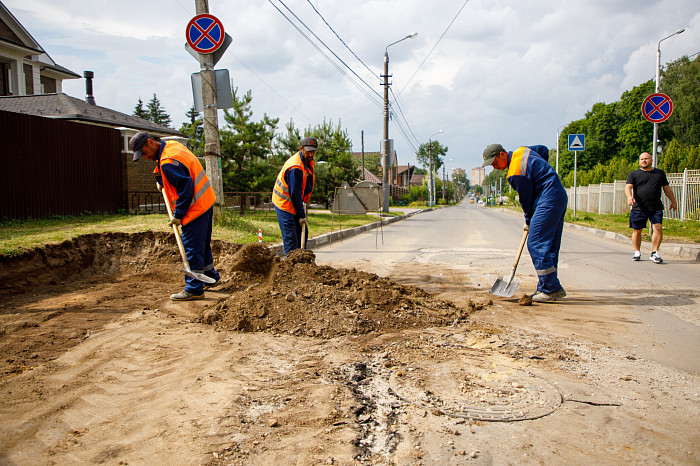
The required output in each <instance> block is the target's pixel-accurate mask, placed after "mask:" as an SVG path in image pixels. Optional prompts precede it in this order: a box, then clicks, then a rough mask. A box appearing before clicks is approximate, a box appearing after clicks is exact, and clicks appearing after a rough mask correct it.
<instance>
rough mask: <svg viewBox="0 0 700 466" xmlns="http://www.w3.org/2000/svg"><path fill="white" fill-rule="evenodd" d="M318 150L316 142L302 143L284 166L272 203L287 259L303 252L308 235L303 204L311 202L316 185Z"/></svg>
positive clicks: (313, 140) (274, 190) (307, 138)
mask: <svg viewBox="0 0 700 466" xmlns="http://www.w3.org/2000/svg"><path fill="white" fill-rule="evenodd" d="M316 150H318V141H317V140H316V138H311V137H306V138H304V139H302V140H301V147H300V148H299V152H297V153H295V154H294V155H292V156H291V157H290V158H289V159H288V160H287V161H286V162H285V163H284V166H282V169H281V170H280V172H279V174H278V175H277V180H276V181H275V187H274V189H273V190H272V203H273V204H274V205H275V212H276V213H277V222H278V223H279V226H280V231H281V232H282V242H283V243H284V254H285V255H287V254H289V253H290V252H292V251H293V250H295V249H300V248H301V236H302V229H303V230H304V231H305V233H306V234H307V235H308V228H307V221H306V210H305V208H304V204H307V203H308V202H309V200H310V199H311V193H312V192H313V190H314V184H315V182H316V173H315V171H314V156H315V155H316Z"/></svg>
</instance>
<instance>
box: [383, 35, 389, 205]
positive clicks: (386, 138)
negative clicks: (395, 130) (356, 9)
mask: <svg viewBox="0 0 700 466" xmlns="http://www.w3.org/2000/svg"><path fill="white" fill-rule="evenodd" d="M387 49H388V47H387ZM383 78H384V134H383V138H382V187H383V188H384V205H383V206H382V212H384V213H388V212H389V52H388V50H385V51H384V76H383Z"/></svg>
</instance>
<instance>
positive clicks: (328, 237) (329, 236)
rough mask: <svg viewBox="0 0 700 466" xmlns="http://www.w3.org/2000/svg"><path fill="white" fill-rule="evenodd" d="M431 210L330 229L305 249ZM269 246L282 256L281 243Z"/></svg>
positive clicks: (314, 239) (309, 242) (282, 248)
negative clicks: (355, 225)
mask: <svg viewBox="0 0 700 466" xmlns="http://www.w3.org/2000/svg"><path fill="white" fill-rule="evenodd" d="M432 210H434V209H433V208H432V207H430V208H426V209H420V210H416V211H413V212H410V213H408V214H404V215H398V216H396V217H390V218H385V219H383V220H382V221H381V222H372V223H368V224H367V225H360V226H359V227H354V228H347V229H345V230H337V231H331V232H330V233H325V234H323V235H319V236H315V237H313V238H309V239H308V240H307V241H306V249H312V250H313V249H315V248H318V247H320V246H324V245H326V244H331V243H332V242H333V241H341V240H343V239H347V238H351V237H353V236H357V235H359V234H360V233H364V232H366V231H370V230H374V229H376V228H378V227H379V226H380V225H381V226H384V225H389V224H391V223H395V222H398V221H399V220H403V219H406V218H409V217H412V216H414V215H418V214H420V213H423V212H430V211H432ZM269 248H270V250H271V251H272V252H274V253H275V254H276V255H278V256H284V247H283V244H282V243H276V244H273V245H271V246H270V247H269Z"/></svg>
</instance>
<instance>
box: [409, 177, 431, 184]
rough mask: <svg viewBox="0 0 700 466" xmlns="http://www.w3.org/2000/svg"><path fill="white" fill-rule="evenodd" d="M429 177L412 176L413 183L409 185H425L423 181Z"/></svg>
mask: <svg viewBox="0 0 700 466" xmlns="http://www.w3.org/2000/svg"><path fill="white" fill-rule="evenodd" d="M426 176H427V175H413V176H411V182H410V183H409V186H421V185H422V184H423V180H424V179H425V177H426Z"/></svg>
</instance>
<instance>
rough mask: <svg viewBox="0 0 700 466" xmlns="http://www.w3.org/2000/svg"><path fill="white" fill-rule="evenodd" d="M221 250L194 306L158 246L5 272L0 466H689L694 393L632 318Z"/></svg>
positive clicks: (96, 245)
mask: <svg viewBox="0 0 700 466" xmlns="http://www.w3.org/2000/svg"><path fill="white" fill-rule="evenodd" d="M214 248H215V254H216V257H217V264H218V268H219V269H220V270H221V272H222V276H223V277H224V280H223V282H222V283H221V284H220V285H219V286H217V287H216V288H214V289H213V290H210V291H207V293H206V299H205V300H202V301H192V302H185V303H174V302H171V301H170V300H169V299H168V296H169V294H170V293H173V292H177V291H179V289H180V286H181V285H180V283H181V280H182V279H181V274H180V273H179V272H178V266H179V259H178V255H177V249H176V248H175V246H174V244H173V240H172V238H171V237H169V236H167V235H164V234H158V233H144V234H137V235H127V234H112V235H88V236H85V237H81V238H78V239H76V240H75V241H72V242H65V243H63V244H61V245H57V246H51V247H45V248H42V249H40V250H36V251H32V252H31V253H28V254H26V255H25V256H23V257H19V258H0V264H2V272H1V273H2V275H3V280H0V283H2V284H3V285H2V286H1V287H0V298H1V299H0V348H1V349H2V355H3V358H2V360H1V361H0V463H1V464H22V465H25V464H88V463H91V464H92V463H104V464H146V463H154V462H156V463H166V462H167V463H171V464H300V465H307V464H441V465H442V464H621V463H626V464H640V463H644V464H699V463H700V429H698V419H700V381H699V379H698V375H697V374H694V373H690V372H684V371H681V370H677V369H674V368H672V367H671V366H668V365H661V364H658V363H654V362H653V361H650V360H646V359H644V358H642V357H640V356H639V355H638V354H632V353H630V352H629V351H627V350H623V349H621V347H617V346H616V345H610V343H609V341H610V340H609V339H606V336H608V335H611V334H617V338H624V335H620V334H619V332H620V331H621V329H622V328H623V326H622V325H620V323H621V320H620V319H624V317H619V315H618V316H617V317H611V316H609V315H606V314H604V313H598V314H597V313H596V309H595V306H594V305H593V304H590V305H588V304H586V303H584V304H583V305H578V306H573V307H569V306H567V305H566V304H550V305H540V306H531V307H528V306H520V305H518V303H517V300H516V299H513V300H499V301H498V302H497V303H493V302H492V301H491V300H490V298H489V296H488V295H487V294H485V293H484V292H483V291H479V290H470V289H467V288H464V287H457V286H454V283H455V282H456V281H458V280H454V281H450V280H448V279H446V280H445V282H444V283H436V282H431V283H420V278H419V277H420V276H421V274H418V273H416V274H413V283H410V280H408V279H404V280H397V281H392V280H389V279H386V278H380V277H378V276H377V275H374V274H372V273H369V272H362V271H357V270H353V269H350V270H347V269H340V268H339V269H336V268H332V267H328V266H317V265H316V264H315V262H314V257H313V254H312V253H310V252H300V253H299V254H294V255H291V256H290V257H289V258H287V259H286V260H285V261H280V260H279V259H277V258H275V257H272V256H271V255H270V254H268V253H267V251H266V250H265V249H264V248H260V247H258V245H253V246H247V247H241V246H240V245H231V244H224V243H218V242H217V243H215V244H214ZM435 275H437V274H435ZM426 276H430V274H426ZM416 277H418V278H416ZM457 278H458V277H457ZM418 285H420V286H418ZM516 298H517V296H516ZM562 313H566V316H567V317H566V318H564V319H562ZM616 319H617V320H616ZM584 320H586V321H588V322H589V324H590V325H586V326H581V325H577V322H579V323H580V322H581V321H584ZM528 321H531V322H537V325H532V326H528V325H522V323H523V322H528ZM555 321H556V322H557V323H556V324H555ZM516 322H517V323H518V324H519V325H517V326H515V325H513V324H514V323H516ZM566 325H571V326H572V327H573V326H576V328H577V330H576V335H575V337H572V334H571V333H569V332H567V331H566ZM543 329H551V330H543Z"/></svg>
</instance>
